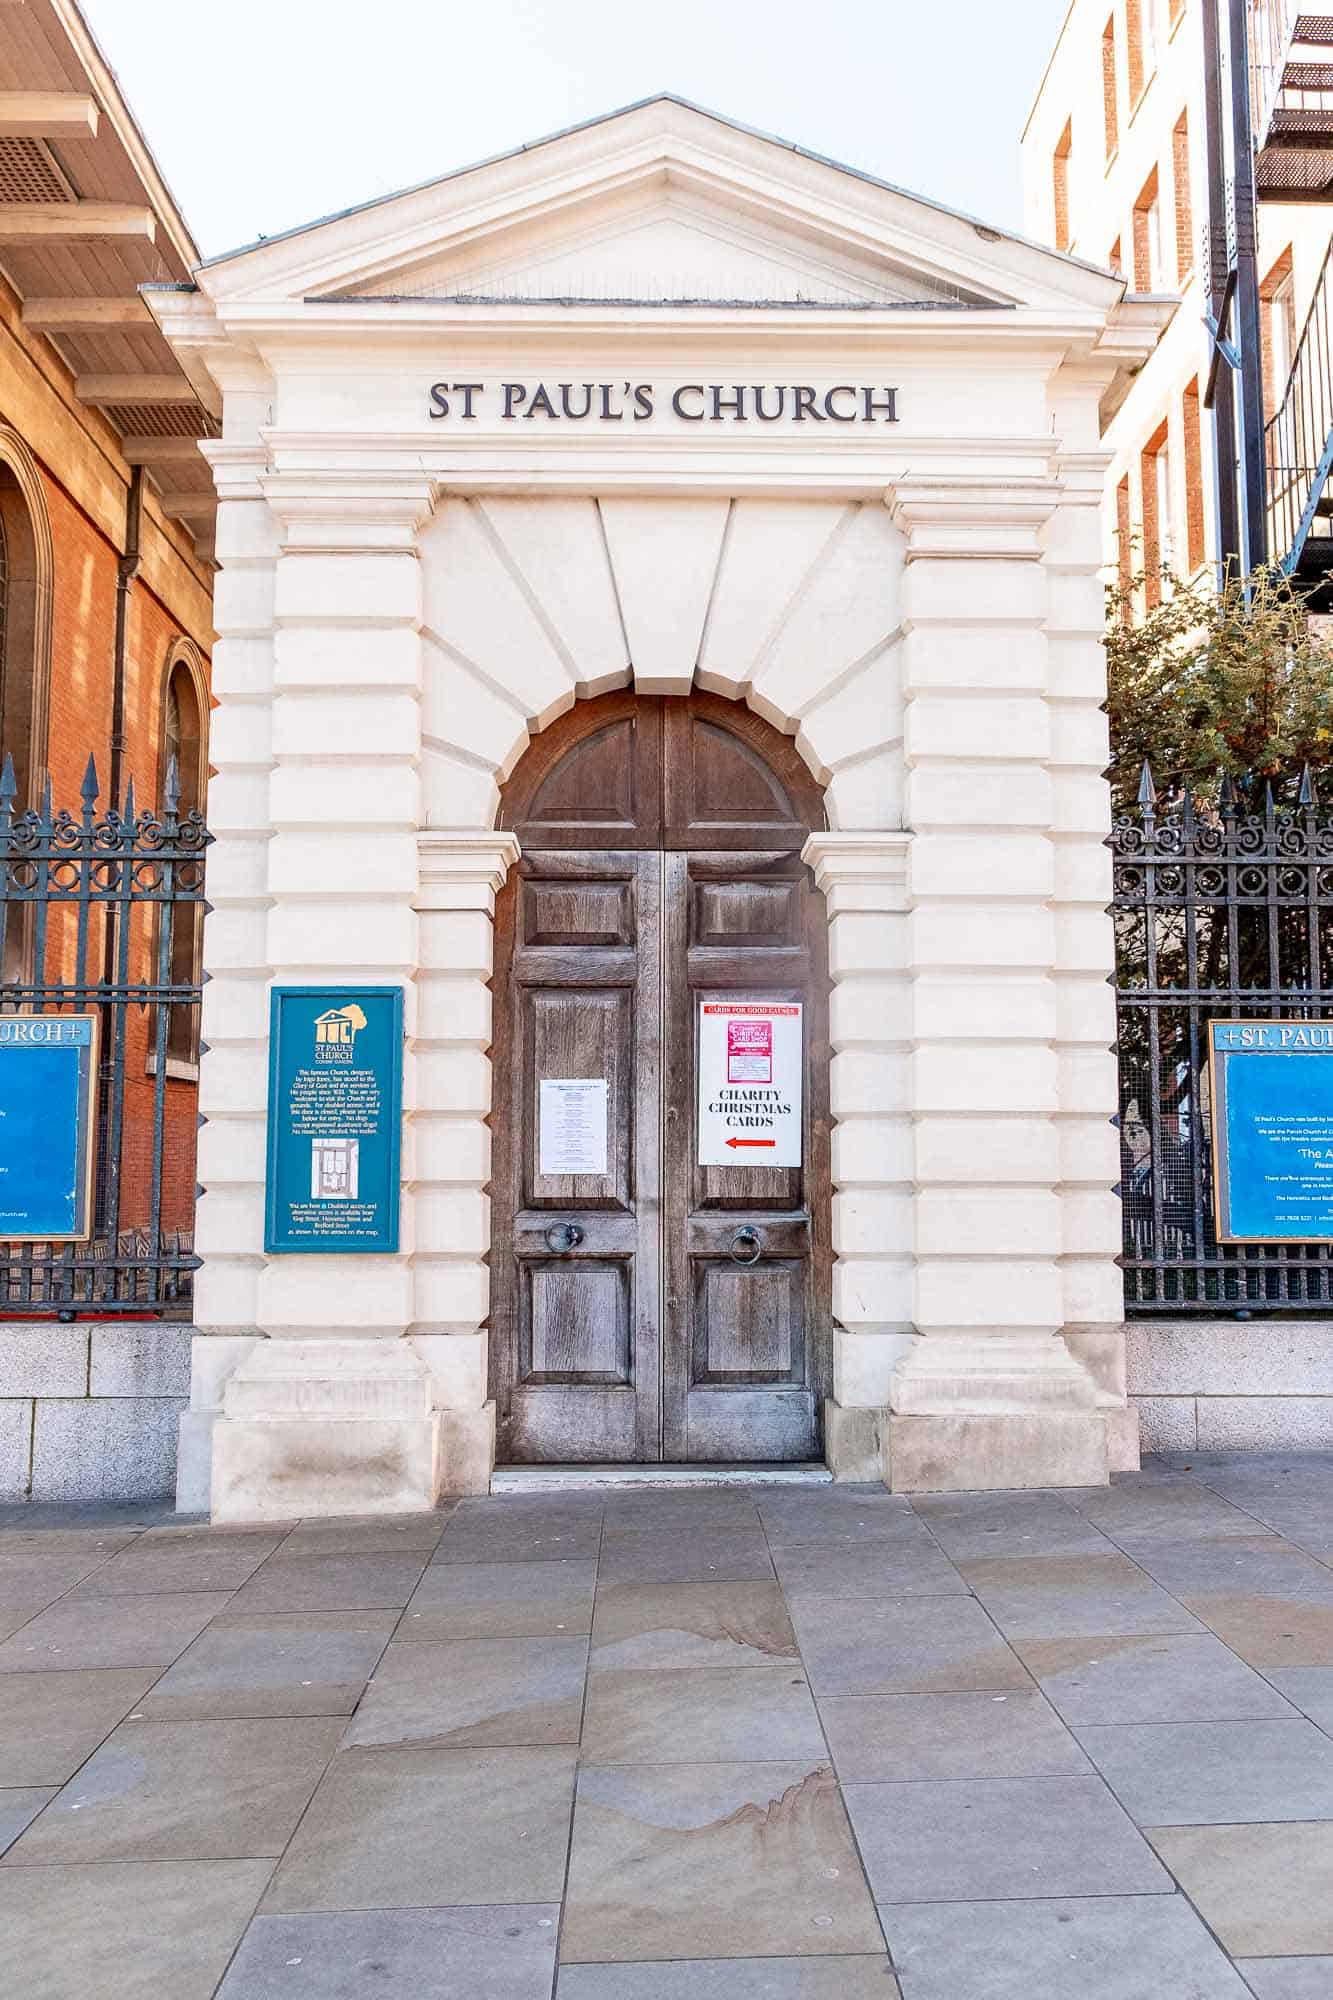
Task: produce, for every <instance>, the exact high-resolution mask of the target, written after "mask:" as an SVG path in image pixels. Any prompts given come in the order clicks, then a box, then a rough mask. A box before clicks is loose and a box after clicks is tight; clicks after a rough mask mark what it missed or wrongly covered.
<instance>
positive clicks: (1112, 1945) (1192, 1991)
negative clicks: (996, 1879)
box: [880, 1895, 1247, 2000]
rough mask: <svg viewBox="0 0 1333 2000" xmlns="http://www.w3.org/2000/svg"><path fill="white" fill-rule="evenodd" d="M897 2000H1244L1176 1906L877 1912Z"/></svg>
mask: <svg viewBox="0 0 1333 2000" xmlns="http://www.w3.org/2000/svg"><path fill="white" fill-rule="evenodd" d="M880 1914H881V1916H882V1918H883V1920H884V1930H885V1934H886V1936H887V1937H888V1940H889V1945H890V1948H891V1950H892V1952H893V1957H894V1964H895V1965H896V1967H897V1969H898V1972H899V1975H900V1976H901V1979H902V1982H903V1992H904V1995H905V1996H907V2000H1247V1995H1246V1989H1245V1985H1244V1982H1243V1981H1242V1979H1241V1978H1240V1977H1239V1975H1238V1974H1237V1973H1236V1972H1235V1971H1234V1970H1233V1969H1232V1967H1231V1966H1230V1965H1229V1964H1228V1963H1227V1960H1226V1958H1225V1956H1224V1955H1223V1953H1222V1952H1220V1951H1219V1950H1218V1948H1217V1946H1216V1944H1215V1943H1214V1942H1213V1940H1212V1938H1210V1937H1209V1935H1208V1932H1207V1930H1206V1929H1205V1928H1204V1926H1203V1925H1202V1924H1201V1923H1200V1922H1199V1919H1198V1918H1197V1917H1196V1916H1195V1914H1194V1912H1193V1911H1192V1910H1191V1909H1190V1908H1189V1905H1188V1904H1187V1903H1186V1902H1185V1900H1184V1898H1183V1897H1181V1896H1116V1895H1107V1896H1096V1897H1089V1898H1073V1899H1065V1898H1051V1899H1050V1900H1049V1901H1035V1902H966V1903H936V1904H933V1905H930V1904H926V1905H917V1906H916V1907H914V1908H900V1907H883V1906H882V1907H881V1911H880Z"/></svg>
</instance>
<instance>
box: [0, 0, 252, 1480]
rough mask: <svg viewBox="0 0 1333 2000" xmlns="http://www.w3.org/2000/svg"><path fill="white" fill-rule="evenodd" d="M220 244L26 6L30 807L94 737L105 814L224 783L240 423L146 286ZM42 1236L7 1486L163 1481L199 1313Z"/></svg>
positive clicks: (1, 1401) (23, 932)
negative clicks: (144, 1291) (115, 1289)
mask: <svg viewBox="0 0 1333 2000" xmlns="http://www.w3.org/2000/svg"><path fill="white" fill-rule="evenodd" d="M197 260H198V251H197V249H196V247H195V245H194V243H193V241H192V240H191V238H190V235H189V232H188V230H187V229H186V227H185V224H184V222H183V220H182V218H181V215H180V213H179V211H178V209H177V208H176V205H175V203H174V201H173V200H172V197H171V195H170V192H169V191H168V189H167V187H166V185H165V183H164V182H163V180H162V177H161V175H160V173H159V171H158V168H157V166H156V164H155V162H154V160H153V158H152V155H151V153H150V152H149V151H148V148H147V146H146V144H145V142H144V140H143V137H142V135H141V133H140V131H139V129H138V127H137V125H136V124H135V122H134V118H133V115H132V113H131V112H130V110H129V107H128V106H127V105H126V103H125V100H124V98H123V96H122V95H121V92H120V89H119V86H118V84H117V82H116V79H115V76H114V75H113V73H112V71H111V70H110V69H109V67H108V66H107V64H106V62H105V60H104V58H103V57H102V55H101V53H100V51H99V49H98V48H97V45H96V43H95V42H94V40H93V38H92V36H91V34H90V32H89V30H88V28H87V25H86V23H85V22H84V20H83V18H82V16H81V15H80V14H79V12H78V9H77V7H75V6H74V5H73V4H72V0H23V4H21V5H17V6H16V5H9V6H4V7H0V751H2V752H3V753H4V755H5V756H7V757H8V758H10V759H11V760H12V763H13V768H14V776H15V783H16V788H17V795H16V798H15V800H14V806H15V810H16V811H19V812H22V811H23V810H24V809H25V808H38V809H40V807H41V803H42V787H43V774H44V773H47V772H49V774H50V781H51V800H52V803H53V806H54V809H55V810H56V811H57V812H59V811H60V810H61V809H62V808H63V809H66V810H69V811H72V812H73V813H75V814H76V815H77V814H78V813H79V811H80V809H81V803H82V801H81V797H80V788H81V785H82V784H83V782H84V778H85V771H86V767H87V762H88V758H89V754H90V753H91V754H92V756H93V758H94V760H95V765H96V774H97V779H98V783H99V787H100V798H99V801H98V805H97V811H98V812H99V813H104V812H105V811H107V810H108V808H110V807H111V806H112V805H113V804H114V805H115V806H117V807H123V805H124V802H125V798H126V793H127V788H128V787H129V786H130V785H131V784H132V785H133V787H134V798H135V803H136V806H137V808H138V809H139V810H143V809H145V808H150V809H154V810H156V809H158V808H160V806H161V803H162V800H163V793H164V784H165V779H166V772H167V767H168V762H169V759H170V758H171V757H172V756H174V757H175V758H176V762H177V768H178V771H179V780H180V789H181V805H182V810H183V811H188V810H190V809H191V808H193V807H197V806H201V805H202V803H203V796H204V788H205V783H206V778H207V770H208V765H207V744H208V715H209V692H208V659H209V649H210V645H211V640H212V573H213V562H212V518H213V511H214V508H213V501H212V497H211V494H212V488H211V480H210V477H209V473H208V469H207V467H206V466H205V464H204V462H203V459H202V458H201V457H200V455H199V451H198V440H199V439H200V438H202V437H207V436H210V435H212V434H213V432H214V430H215V428H216V426H215V422H214V415H213V412H212V411H211V410H210V409H209V407H208V406H207V404H206V402H202V401H201V400H200V398H199V395H198V393H197V390H196V388H195V386H194V385H192V384H191V382H190V381H189V380H187V378H186V376H185V375H184V374H183V373H182V371H181V368H180V366H179V364H178V363H177V361H176V360H175V358H174V356H173V355H172V353H171V350H170V348H169V347H168V346H167V344H166V342H165V341H164V340H163V339H162V337H161V335H160V334H159V333H158V331H157V328H156V326H155V325H154V323H153V321H152V319H151V317H150V315H149V313H148V311H147V308H146V306H145V305H144V303H143V301H142V299H141V297H140V294H139V287H140V286H141V285H144V284H147V283H152V284H156V285H162V284H171V283H175V282H183V281H185V280H186V279H187V278H188V275H189V272H190V269H191V267H192V265H193V264H194V263H196V262H197ZM75 921H76V919H75V915H74V913H73V912H72V911H71V910H69V909H65V910H62V911H60V912H58V913H57V912H54V911H53V912H52V913H51V920H50V922H49V924H48V926H47V930H46V938H45V943H44V946H43V948H42V949H41V951H40V953H38V951H37V949H36V940H35V937H34V924H35V922H36V913H35V911H34V910H33V909H31V908H30V909H28V910H27V911H23V912H17V913H15V912H11V913H10V916H9V920H8V922H7V926H6V937H5V948H4V967H3V971H4V979H5V984H6V990H5V992H4V995H3V1000H4V1008H5V1011H7V1012H12V1011H14V1010H16V1009H17V1010H18V1011H20V1012H22V1011H25V1010H27V1009H28V1008H30V1007H33V1006H40V1005H42V1004H44V1003H43V1001H42V1000H41V998H40V997H39V996H37V995H35V994H34V993H33V991H32V989H33V988H34V987H41V985H42V984H43V983H44V982H48V983H49V982H55V981H65V982H68V981H69V980H71V979H72V978H73V977H74V975H75V952H76V940H75ZM101 921H102V913H101V912H99V911H94V912H93V915H92V923H93V925H94V926H96V925H97V924H98V923H99V922H101ZM196 932H197V924H196V923H195V921H194V913H193V912H190V913H189V918H188V920H187V921H183V922H181V923H179V924H178V925H177V926H176V928H175V931H174V934H173V936H172V939H171V943H170V959H171V964H170V976H171V980H172V982H173V983H175V982H181V983H185V982H189V981H191V980H193V979H194V978H196V977H197V972H198V966H197V960H198V940H197V935H196ZM96 942H97V940H96V937H95V938H94V947H96ZM153 945H154V936H153V933H152V932H151V929H150V927H149V926H148V925H147V924H146V923H145V922H140V923H138V925H137V927H136V928H135V929H134V931H133V932H132V936H131V942H130V946H129V956H128V963H127V968H126V969H127V971H128V974H129V977H130V979H131V980H139V979H142V978H144V977H145V976H147V973H148V969H149V961H150V960H151V957H152V953H153ZM39 959H40V962H38V960H39ZM74 1004H76V1005H77V1004H79V1003H78V1001H77V1000H76V1001H75V1003H74ZM156 1011H157V1010H156V1009H154V1008H152V1007H148V1006H140V1007H127V1008H125V1009H124V1010H123V1012H122V1016H121V1019H122V1021H123V1033H122V1035H121V1039H122V1042H123V1048H122V1051H121V1053H122V1054H123V1062H124V1092H123V1118H122V1121H121V1127H122V1134H123V1137H122V1141H121V1143H120V1146H119V1148H118V1153H119V1164H120V1180H119V1207H118V1214H117V1218H116V1226H115V1228H114V1230H113V1231H112V1239H113V1240H111V1241H110V1242H109V1243H108V1242H107V1241H106V1240H99V1238H98V1236H97V1234H96V1232H95V1233H94V1237H93V1238H92V1240H91V1243H90V1245H89V1252H88V1254H90V1255H94V1254H96V1255H110V1256H111V1257H112V1258H113V1259H114V1256H115V1254H116V1248H117V1243H119V1244H120V1246H121V1247H122V1248H123V1246H124V1244H125V1243H127V1242H129V1241H131V1240H134V1239H137V1238H141V1237H142V1235H143V1232H144V1229H145V1227H146V1226H147V1225H148V1222H149V1218H150V1209H151V1208H152V1198H151V1189H152V1182H153V1162H152V1152H153V1144H152V1141H153V1114H152V1100H153V1097H154V1094H155V1091H156V1087H157V1078H156V1068H157V1062H156V1050H155V1046H154V1043H155V1034H156V1027H157V1020H156ZM106 1039H107V1037H106V1033H105V1031H104V1043H105V1041H106ZM166 1042H167V1046H166V1060H165V1064H164V1067H165V1081H164V1086H163V1099H164V1103H163V1126H164V1136H163V1145H162V1159H161V1185H160V1190H159V1195H158V1208H157V1211H155V1212H157V1213H159V1215H160V1230H161V1232H162V1233H163V1234H164V1235H169V1236H170V1237H171V1239H172V1240H173V1241H175V1242H177V1243H186V1242H188V1241H189V1240H190V1238H191V1231H192V1225H193V1199H194V1178H195V1159H194V1135H195V1125H196V1087H195V1074H196V1066H197V1057H198V1050H197V1047H196V1046H194V1045H193V1034H192V1023H191V1019H190V1016H189V1013H188V1010H182V1011H181V1012H180V1013H179V1016H177V1015H176V1014H175V1013H173V1015H172V1017H171V1022H170V1028H169V1031H168V1032H167V1037H166ZM106 1053H107V1052H106V1049H105V1047H104V1051H103V1054H104V1058H105V1056H106ZM103 1089H104V1090H105V1084H104V1085H103ZM104 1238H105V1231H103V1239H104ZM39 1248H40V1246H35V1245H34V1246H31V1248H30V1249H29V1250H27V1251H23V1252H21V1251H19V1250H18V1249H17V1248H16V1246H14V1245H6V1247H5V1250H4V1252H3V1253H0V1255H2V1256H3V1257H4V1259H5V1260H6V1261H5V1263H4V1269H5V1279H4V1290H3V1294H2V1295H0V1312H3V1314H4V1315H5V1316H6V1322H7V1324H6V1325H5V1326H4V1328H3V1329H0V1494H3V1495H6V1496H10V1497H13V1496H23V1495H27V1494H31V1495H32V1497H34V1498H59V1497H77V1496H78V1495H79V1494H81V1493H85V1492H95V1491H103V1492H105V1491H108V1490H112V1488H113V1487H114V1483H115V1481H114V1478H112V1477H110V1476H109V1474H108V1467H110V1466H112V1465H113V1464H114V1465H119V1466H120V1467H122V1468H123V1471H122V1473H121V1474H119V1475H117V1476H119V1477H121V1479H122V1484H123V1485H124V1490H152V1489H153V1488H154V1487H155V1486H156V1487H160V1486H161V1485H162V1484H163V1482H164V1479H165V1478H166V1477H167V1476H169V1466H170V1458H171V1447H172V1434H173V1428H174V1417H175V1409H176V1407H177V1402H178V1400H179V1396H178V1391H179V1389H180V1386H181V1382H180V1365H181V1364H180V1355H181V1352H182V1348H181V1338H182V1336H181V1334H180V1332H179V1331H178V1330H177V1329H175V1328H173V1327H171V1326H170V1324H169V1315H159V1314H156V1313H155V1314H154V1315H153V1318H152V1321H151V1323H150V1324H138V1325H136V1324H132V1323H130V1320H129V1319H128V1318H127V1316H126V1314H125V1312H124V1309H123V1304H124V1302H123V1299H122V1301H121V1303H120V1306H119V1309H117V1308H116V1304H115V1301H114V1300H113V1301H111V1302H110V1303H111V1305H112V1310H111V1311H110V1312H108V1311H106V1310H101V1309H99V1308H101V1307H104V1306H105V1305H106V1304H107V1303H108V1302H107V1301H106V1300H105V1299H102V1298H98V1297H97V1296H96V1294H97V1289H98V1288H97V1287H94V1286H91V1285H90V1286H88V1287H85V1288H83V1290H84V1292H86V1294H87V1297H86V1300H85V1301H84V1302H83V1303H76V1304H75V1305H74V1307H73V1309H72V1310H70V1309H69V1301H68V1300H65V1302H64V1303H65V1307H66V1309H65V1310H63V1311H61V1310H60V1303H61V1302H60V1301H59V1300H58V1299H57V1297H56V1295H55V1293H54V1291H53V1290H52V1289H51V1288H50V1287H49V1286H47V1287H46V1288H45V1289H44V1287H43V1284H42V1283H41V1282H40V1281H38V1280H37V1279H36V1278H35V1277H34V1275H33V1272H32V1270H31V1258H32V1252H33V1251H34V1250H37V1249H39ZM103 1289H105V1288H103ZM57 1316H59V1318H60V1319H61V1320H63V1321H65V1324H53V1321H56V1320H57ZM164 1468H165V1470H164Z"/></svg>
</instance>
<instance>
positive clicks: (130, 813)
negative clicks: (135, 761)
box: [125, 772, 135, 833]
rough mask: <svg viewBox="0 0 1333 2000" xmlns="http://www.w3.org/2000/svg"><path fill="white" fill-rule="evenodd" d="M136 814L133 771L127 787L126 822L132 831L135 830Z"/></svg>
mask: <svg viewBox="0 0 1333 2000" xmlns="http://www.w3.org/2000/svg"><path fill="white" fill-rule="evenodd" d="M134 814H135V804H134V774H133V772H131V773H130V781H129V783H128V785H126V787H125V824H126V826H127V827H128V828H129V830H130V832H131V833H133V831H134Z"/></svg>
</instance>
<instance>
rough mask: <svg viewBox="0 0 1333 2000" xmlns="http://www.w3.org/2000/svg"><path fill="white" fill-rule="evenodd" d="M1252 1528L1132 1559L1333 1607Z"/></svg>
mask: <svg viewBox="0 0 1333 2000" xmlns="http://www.w3.org/2000/svg"><path fill="white" fill-rule="evenodd" d="M1255 1529H1256V1532H1255V1533H1253V1534H1251V1535H1225V1536H1221V1537H1218V1538H1209V1537H1202V1538H1197V1539H1195V1540H1192V1541H1185V1542H1177V1541H1168V1540H1166V1539H1165V1538H1163V1539H1161V1540H1158V1541H1151V1542H1144V1543H1143V1544H1142V1546H1141V1547H1136V1548H1135V1549H1134V1551H1133V1555H1134V1560H1135V1562H1136V1563H1137V1564H1138V1565H1139V1567H1140V1568H1141V1569H1143V1570H1145V1571H1146V1572H1147V1574H1148V1575H1149V1576H1151V1577H1154V1578H1156V1580H1157V1581H1158V1582H1159V1583H1160V1584H1162V1585H1163V1587H1164V1588H1165V1589H1167V1590H1169V1591H1171V1592H1173V1593H1174V1595H1175V1596H1177V1597H1179V1598H1180V1599H1181V1600H1182V1602H1184V1603H1186V1604H1188V1603H1189V1602H1190V1601H1191V1600H1192V1599H1193V1598H1196V1597H1200V1596H1203V1597H1212V1596H1215V1595H1217V1594H1218V1593H1222V1594H1224V1595H1227V1596H1237V1595H1240V1596H1246V1597H1281V1598H1290V1599H1292V1600H1294V1601H1296V1602H1299V1603H1310V1604H1333V1572H1330V1571H1329V1570H1328V1569H1327V1568H1326V1567H1325V1565H1324V1564H1323V1563H1321V1562H1318V1561H1317V1560H1316V1559H1315V1557H1314V1556H1311V1555H1307V1554H1305V1553H1304V1551H1303V1550H1301V1549H1295V1548H1293V1547H1292V1546H1291V1544H1290V1543H1289V1542H1287V1541H1284V1540H1283V1538H1282V1536H1281V1535H1273V1534H1269V1533H1266V1532H1265V1531H1264V1530H1263V1529H1262V1528H1260V1527H1259V1526H1258V1524H1257V1523H1256V1524H1255ZM117 1560H119V1558H117Z"/></svg>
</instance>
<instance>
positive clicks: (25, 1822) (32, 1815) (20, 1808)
mask: <svg viewBox="0 0 1333 2000" xmlns="http://www.w3.org/2000/svg"><path fill="white" fill-rule="evenodd" d="M55 1795H56V1794H55V1788H54V1787H52V1786H34V1785H22V1786H17V1787H15V1789H14V1790H12V1791H10V1790H4V1791H0V1854H3V1853H4V1852H5V1850H6V1849H7V1848H9V1847H12V1845H13V1844H14V1842H15V1841H16V1840H17V1839H18V1837H19V1835H20V1834H21V1833H22V1832H23V1831H24V1829H25V1828H26V1827H29V1826H31V1825H32V1822H33V1821H34V1820H35V1819H36V1817H37V1815H38V1813H39V1812H40V1811H41V1810H42V1807H43V1806H45V1805H49V1804H50V1802H51V1800H52V1799H53V1798H54V1797H55Z"/></svg>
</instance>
